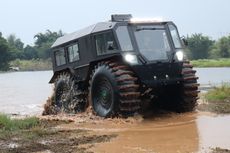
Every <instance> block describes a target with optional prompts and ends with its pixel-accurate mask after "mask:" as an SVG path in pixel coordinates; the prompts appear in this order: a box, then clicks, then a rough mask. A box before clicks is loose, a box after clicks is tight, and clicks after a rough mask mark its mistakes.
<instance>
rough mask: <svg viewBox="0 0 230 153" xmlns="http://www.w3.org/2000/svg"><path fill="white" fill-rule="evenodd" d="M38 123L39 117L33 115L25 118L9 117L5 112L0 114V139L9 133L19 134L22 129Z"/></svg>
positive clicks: (30, 127)
mask: <svg viewBox="0 0 230 153" xmlns="http://www.w3.org/2000/svg"><path fill="white" fill-rule="evenodd" d="M38 125H39V119H38V118H35V117H30V118H25V119H11V118H10V117H9V116H7V115H5V114H0V139H4V138H8V137H9V136H11V135H15V134H20V133H21V131H23V130H29V129H32V128H35V127H37V126H38Z"/></svg>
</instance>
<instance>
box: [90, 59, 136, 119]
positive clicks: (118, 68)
mask: <svg viewBox="0 0 230 153" xmlns="http://www.w3.org/2000/svg"><path fill="white" fill-rule="evenodd" d="M136 80H137V78H136V77H134V74H133V72H132V71H131V70H129V68H128V67H127V66H125V65H122V64H118V63H116V62H113V61H107V62H102V63H99V64H98V65H97V66H96V67H95V69H94V71H93V73H92V76H91V80H90V89H89V91H90V93H89V96H90V101H91V104H92V107H93V110H94V112H95V113H96V114H97V115H99V116H102V117H109V116H113V115H116V114H118V113H121V114H123V115H126V114H132V113H134V112H136V111H138V110H139V108H140V92H139V91H138V89H139V85H138V84H137V83H136Z"/></svg>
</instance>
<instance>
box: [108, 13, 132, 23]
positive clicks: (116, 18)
mask: <svg viewBox="0 0 230 153" xmlns="http://www.w3.org/2000/svg"><path fill="white" fill-rule="evenodd" d="M131 18H132V15H131V14H113V15H111V21H112V22H124V21H129V20H130V19H131Z"/></svg>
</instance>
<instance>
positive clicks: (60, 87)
mask: <svg viewBox="0 0 230 153" xmlns="http://www.w3.org/2000/svg"><path fill="white" fill-rule="evenodd" d="M71 82H72V81H71V77H70V75H69V74H68V73H62V74H60V75H59V76H58V77H57V79H56V81H55V84H54V86H55V88H54V103H55V106H56V108H57V110H58V112H65V113H69V112H70V111H71V110H70V109H69V104H70V101H71V99H72V97H71V93H70V90H71Z"/></svg>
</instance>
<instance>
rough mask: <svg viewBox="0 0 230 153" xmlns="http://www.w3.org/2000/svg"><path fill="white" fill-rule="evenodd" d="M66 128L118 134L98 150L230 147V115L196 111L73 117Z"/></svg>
mask: <svg viewBox="0 0 230 153" xmlns="http://www.w3.org/2000/svg"><path fill="white" fill-rule="evenodd" d="M83 116H84V115H83ZM73 120H74V121H75V122H73V123H72V124H69V125H62V128H63V127H64V128H70V129H72V128H73V129H76V128H77V129H86V130H89V131H92V132H93V133H97V134H115V135H117V137H116V138H113V139H112V140H111V141H109V142H105V143H99V144H96V145H95V146H94V147H93V148H91V149H90V151H92V152H95V153H177V152H182V153H184V152H185V153H190V152H211V150H210V149H211V148H216V147H220V148H225V149H230V115H226V116H219V115H214V114H210V113H203V112H196V113H187V114H172V113H170V114H166V115H165V114H162V115H157V116H154V115H153V116H152V117H147V118H143V117H142V116H135V117H132V118H128V119H119V118H118V119H101V118H97V117H96V118H94V117H88V118H85V117H82V116H81V115H80V116H77V117H76V116H75V117H73Z"/></svg>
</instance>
